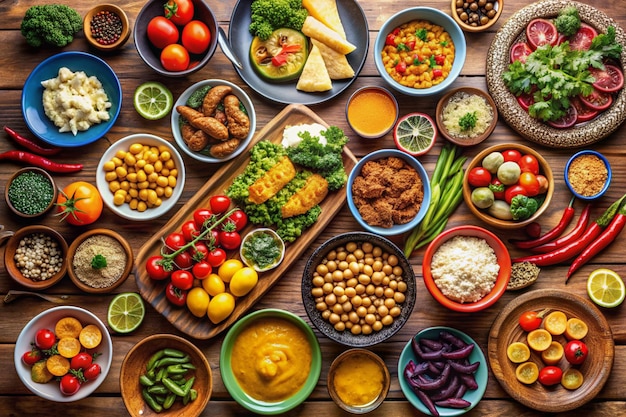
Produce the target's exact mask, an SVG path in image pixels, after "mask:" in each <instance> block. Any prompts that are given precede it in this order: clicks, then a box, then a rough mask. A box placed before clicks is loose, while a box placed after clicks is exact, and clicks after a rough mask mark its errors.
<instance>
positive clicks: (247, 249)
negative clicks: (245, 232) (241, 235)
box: [243, 232, 281, 269]
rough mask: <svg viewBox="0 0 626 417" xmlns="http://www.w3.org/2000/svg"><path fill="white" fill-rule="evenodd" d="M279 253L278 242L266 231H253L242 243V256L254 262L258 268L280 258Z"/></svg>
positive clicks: (264, 266) (267, 265) (262, 267)
mask: <svg viewBox="0 0 626 417" xmlns="http://www.w3.org/2000/svg"><path fill="white" fill-rule="evenodd" d="M280 255H281V249H280V244H279V242H277V241H276V240H275V239H274V237H273V236H272V235H270V234H268V233H264V232H259V233H255V234H253V235H252V237H251V238H250V239H248V240H246V241H245V242H244V244H243V256H244V257H246V259H249V260H251V261H252V262H254V263H255V264H256V265H257V266H258V267H259V268H260V269H265V268H267V267H269V266H271V265H272V264H273V263H274V262H276V261H277V260H278V259H280Z"/></svg>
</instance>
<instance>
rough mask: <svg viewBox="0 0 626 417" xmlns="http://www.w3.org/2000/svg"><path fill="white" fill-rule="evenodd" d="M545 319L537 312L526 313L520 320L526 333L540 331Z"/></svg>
mask: <svg viewBox="0 0 626 417" xmlns="http://www.w3.org/2000/svg"><path fill="white" fill-rule="evenodd" d="M542 320H543V317H541V316H539V313H537V312H536V311H526V312H524V313H522V315H521V316H520V318H519V320H518V321H519V325H520V327H521V328H522V329H523V330H524V331H525V332H530V331H533V330H535V329H538V328H539V326H541V321H542Z"/></svg>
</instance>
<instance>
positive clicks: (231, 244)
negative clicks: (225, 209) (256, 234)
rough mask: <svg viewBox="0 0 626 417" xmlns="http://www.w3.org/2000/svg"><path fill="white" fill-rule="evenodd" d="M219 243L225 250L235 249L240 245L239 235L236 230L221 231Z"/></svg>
mask: <svg viewBox="0 0 626 417" xmlns="http://www.w3.org/2000/svg"><path fill="white" fill-rule="evenodd" d="M220 245H222V247H223V248H224V249H227V250H233V249H237V248H238V247H239V245H241V236H240V235H239V233H237V232H221V233H220Z"/></svg>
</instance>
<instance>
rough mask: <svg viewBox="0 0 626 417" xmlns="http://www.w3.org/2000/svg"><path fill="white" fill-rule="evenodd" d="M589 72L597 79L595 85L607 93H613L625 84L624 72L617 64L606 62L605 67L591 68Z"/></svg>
mask: <svg viewBox="0 0 626 417" xmlns="http://www.w3.org/2000/svg"><path fill="white" fill-rule="evenodd" d="M589 72H591V75H592V76H593V78H595V79H596V81H595V82H594V83H593V86H594V87H595V88H596V89H597V90H599V91H603V92H605V93H613V92H615V91H618V90H620V89H621V88H622V87H623V86H624V74H623V73H622V70H621V69H619V68H618V67H616V66H615V65H611V64H605V65H604V69H600V68H589Z"/></svg>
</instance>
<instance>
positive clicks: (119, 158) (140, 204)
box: [96, 133, 185, 221]
mask: <svg viewBox="0 0 626 417" xmlns="http://www.w3.org/2000/svg"><path fill="white" fill-rule="evenodd" d="M96 185H97V187H98V191H100V195H101V196H102V201H103V202H104V204H105V205H106V206H107V207H108V208H109V209H110V210H111V211H112V212H114V213H115V214H117V215H118V216H120V217H123V218H125V219H128V220H136V221H147V220H153V219H157V218H159V217H160V216H162V215H163V214H165V213H167V212H168V211H169V210H170V209H171V208H172V207H174V206H175V205H176V202H177V201H178V199H179V198H180V196H181V194H182V192H183V187H184V185H185V164H184V162H183V158H182V156H181V155H180V153H179V152H178V151H177V150H176V148H175V147H174V146H173V145H172V144H171V143H170V142H168V141H166V140H165V139H162V138H160V137H158V136H154V135H150V134H146V133H138V134H134V135H130V136H126V137H124V138H122V139H120V140H118V141H117V142H115V143H113V144H112V145H111V146H110V147H109V148H108V149H107V150H106V152H104V154H103V155H102V157H101V158H100V162H99V163H98V168H97V169H96Z"/></svg>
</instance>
